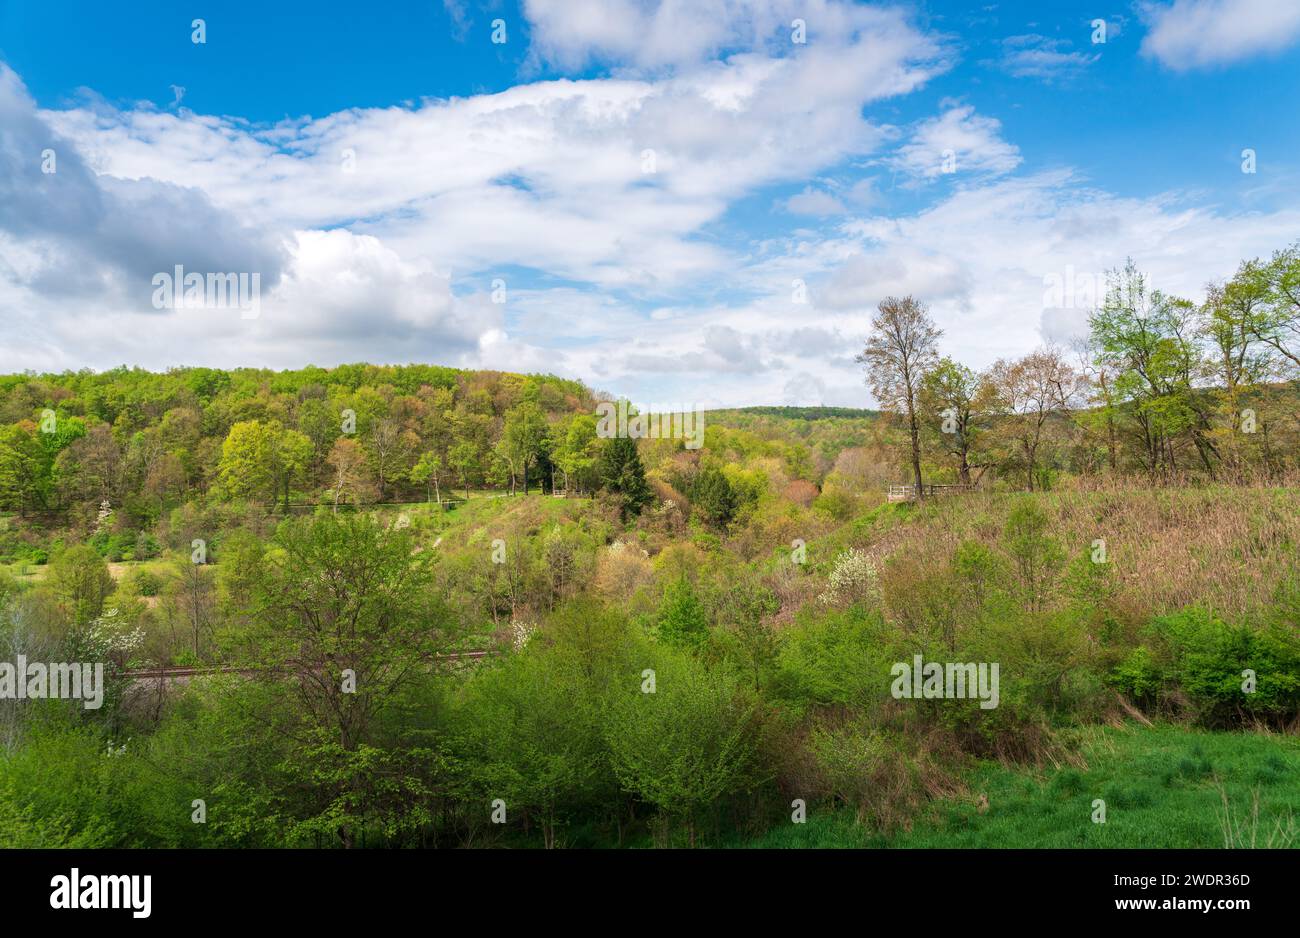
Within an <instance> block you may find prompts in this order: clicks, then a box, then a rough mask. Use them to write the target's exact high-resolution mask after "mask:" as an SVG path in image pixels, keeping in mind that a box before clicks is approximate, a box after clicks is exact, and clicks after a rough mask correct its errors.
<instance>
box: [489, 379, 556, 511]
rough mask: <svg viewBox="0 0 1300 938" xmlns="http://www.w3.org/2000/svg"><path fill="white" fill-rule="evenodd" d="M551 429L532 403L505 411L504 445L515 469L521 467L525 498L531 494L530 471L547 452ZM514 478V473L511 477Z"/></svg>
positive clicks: (541, 413) (537, 407) (544, 417)
mask: <svg viewBox="0 0 1300 938" xmlns="http://www.w3.org/2000/svg"><path fill="white" fill-rule="evenodd" d="M549 429H550V428H549V427H548V426H547V424H546V414H544V413H543V412H542V409H541V408H540V407H539V406H537V404H536V403H534V402H532V401H524V402H523V403H522V404H519V405H518V406H516V407H512V408H511V409H510V410H508V411H506V417H505V425H504V427H503V428H502V431H501V445H502V447H503V448H504V450H505V452H506V453H507V454H508V456H509V458H510V462H511V465H512V467H513V466H518V468H519V471H520V473H521V474H522V475H523V481H524V494H525V495H527V494H528V470H529V468H530V467H531V466H534V465H536V464H537V461H538V459H539V458H540V457H541V456H542V455H543V454H544V453H545V450H546V444H547V431H548V430H549ZM513 476H514V473H513V471H512V473H511V478H513Z"/></svg>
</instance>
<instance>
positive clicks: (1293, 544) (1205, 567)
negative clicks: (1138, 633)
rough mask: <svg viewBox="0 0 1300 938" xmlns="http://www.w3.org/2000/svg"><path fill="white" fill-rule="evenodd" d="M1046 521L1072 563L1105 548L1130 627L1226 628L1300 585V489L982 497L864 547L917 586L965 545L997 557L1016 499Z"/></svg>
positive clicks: (939, 505)
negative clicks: (1190, 623)
mask: <svg viewBox="0 0 1300 938" xmlns="http://www.w3.org/2000/svg"><path fill="white" fill-rule="evenodd" d="M1024 499H1032V500H1033V501H1034V502H1035V504H1036V505H1037V506H1038V507H1039V508H1040V509H1041V510H1042V511H1043V512H1044V513H1045V514H1046V515H1047V516H1048V518H1049V525H1048V534H1049V536H1050V537H1052V538H1053V539H1055V540H1056V541H1057V542H1058V543H1059V544H1060V546H1061V547H1062V548H1063V549H1064V550H1065V552H1066V554H1067V556H1068V558H1069V559H1070V560H1071V561H1074V560H1077V558H1079V557H1080V556H1081V555H1089V554H1090V553H1091V551H1092V550H1093V545H1094V542H1095V541H1098V540H1102V541H1104V542H1105V553H1106V563H1107V564H1108V565H1109V568H1108V570H1107V571H1106V572H1107V574H1108V580H1109V589H1110V591H1111V595H1110V597H1109V599H1108V600H1107V606H1108V608H1109V609H1110V610H1111V611H1112V613H1114V614H1116V615H1119V616H1121V617H1125V618H1131V619H1134V620H1136V619H1142V618H1147V617H1150V616H1153V615H1164V614H1168V613H1171V612H1174V611H1176V610H1178V609H1181V608H1183V607H1186V606H1188V605H1192V604H1197V603H1199V604H1202V605H1205V606H1208V607H1209V608H1211V609H1213V610H1214V611H1215V612H1217V613H1218V614H1220V615H1221V616H1223V617H1225V618H1228V619H1237V618H1240V617H1242V616H1246V615H1249V614H1251V613H1253V612H1257V611H1259V610H1261V609H1263V608H1266V607H1268V606H1269V605H1270V604H1272V603H1273V602H1275V601H1276V597H1277V595H1278V592H1279V590H1280V589H1282V588H1284V587H1285V586H1286V585H1288V584H1291V583H1294V582H1295V581H1297V580H1298V579H1300V562H1298V557H1300V554H1298V552H1297V549H1298V548H1300V486H1297V487H1279V486H1270V485H1262V484H1261V485H1247V486H1227V485H1215V486H1203V487H1192V488H1174V487H1160V488H1136V487H1133V486H1131V485H1129V486H1124V485H1120V484H1110V485H1104V484H1093V485H1090V486H1087V487H1074V488H1071V489H1069V490H1066V491H1054V492H1047V493H1036V494H1032V495H1028V494H1023V493H994V492H976V493H973V494H970V495H963V496H952V497H948V498H943V499H936V500H932V501H931V502H929V503H927V504H926V505H924V506H922V507H920V508H919V509H917V510H916V514H915V516H914V517H913V518H912V519H910V523H907V524H902V525H897V526H893V527H891V528H889V529H888V530H887V531H885V532H883V533H881V534H880V535H878V536H876V537H875V538H869V539H868V541H867V542H866V543H864V544H863V545H862V546H865V547H866V548H867V549H869V550H870V551H871V552H872V553H874V554H876V555H877V556H882V557H892V558H895V559H900V560H903V561H905V564H904V566H905V567H906V568H908V569H909V570H910V571H912V574H911V575H913V576H918V577H921V576H927V575H934V576H944V575H946V571H947V570H948V569H949V564H950V561H951V558H952V555H953V552H954V551H955V550H956V548H957V546H958V544H959V543H961V542H962V541H963V540H974V541H977V542H981V543H984V544H986V545H988V546H989V547H991V548H994V549H997V548H998V547H999V545H1000V544H1001V543H1002V538H1003V530H1004V527H1005V523H1006V519H1007V516H1008V514H1009V513H1010V511H1011V510H1012V508H1013V507H1014V506H1015V504H1016V503H1017V502H1018V500H1024Z"/></svg>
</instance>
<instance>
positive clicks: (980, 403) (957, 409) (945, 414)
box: [918, 358, 993, 485]
mask: <svg viewBox="0 0 1300 938" xmlns="http://www.w3.org/2000/svg"><path fill="white" fill-rule="evenodd" d="M918 400H919V402H920V410H921V413H922V414H923V415H924V416H925V420H926V424H927V425H928V426H929V427H930V428H931V430H932V434H931V435H932V436H933V438H934V439H935V440H937V441H938V444H939V446H940V447H941V448H942V450H943V452H945V453H947V454H948V455H950V456H955V457H956V459H957V476H958V478H959V479H960V480H961V483H962V484H963V485H970V483H971V474H970V471H971V468H972V465H971V455H972V453H973V452H974V450H975V445H976V443H977V442H978V440H979V437H980V435H981V434H982V432H983V430H984V426H983V424H984V421H985V420H986V419H987V418H988V417H989V416H990V413H991V411H992V409H993V394H992V392H991V389H990V387H989V385H988V383H987V382H985V381H984V380H983V379H982V378H981V377H980V376H979V375H978V374H976V373H975V372H974V371H972V370H971V369H969V368H967V367H966V366H965V365H962V364H959V363H958V362H955V361H953V360H952V359H951V358H941V359H940V360H939V362H938V364H936V365H935V366H934V367H933V368H932V369H931V370H930V371H928V372H927V373H926V375H925V377H924V378H923V379H922V380H921V392H920V395H919V398H918ZM977 468H978V467H977Z"/></svg>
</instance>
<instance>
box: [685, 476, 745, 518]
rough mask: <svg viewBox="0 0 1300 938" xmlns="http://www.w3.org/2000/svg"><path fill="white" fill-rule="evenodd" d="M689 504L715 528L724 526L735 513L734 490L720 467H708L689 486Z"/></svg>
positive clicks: (735, 499)
mask: <svg viewBox="0 0 1300 938" xmlns="http://www.w3.org/2000/svg"><path fill="white" fill-rule="evenodd" d="M691 505H692V507H693V508H694V509H695V510H696V511H697V512H699V514H700V517H701V518H703V519H704V520H705V522H707V523H708V524H710V525H712V526H713V527H715V528H725V527H726V526H727V525H728V524H729V523H730V522H731V519H732V518H734V517H735V515H736V508H737V498H736V492H735V490H734V489H733V488H732V486H731V483H730V482H729V481H728V480H727V477H726V475H725V474H724V473H723V472H722V470H721V469H716V468H714V467H712V466H711V467H709V468H707V469H705V470H704V471H703V472H701V473H700V474H699V475H698V476H697V477H696V479H695V484H694V485H693V486H691Z"/></svg>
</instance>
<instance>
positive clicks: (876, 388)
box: [856, 296, 943, 498]
mask: <svg viewBox="0 0 1300 938" xmlns="http://www.w3.org/2000/svg"><path fill="white" fill-rule="evenodd" d="M941 335H943V330H941V329H939V328H938V327H937V326H936V325H935V324H934V321H933V320H932V319H931V318H930V314H929V311H928V310H927V308H926V306H925V304H924V303H921V302H918V301H917V300H916V299H914V298H913V297H910V296H905V297H903V298H902V299H898V298H897V297H893V296H888V297H885V299H883V300H881V301H880V306H879V307H878V309H877V312H876V315H875V316H873V317H872V319H871V336H870V337H869V338H868V339H867V344H866V347H865V348H864V349H863V350H862V352H861V353H859V354H858V356H857V358H856V361H857V362H858V363H859V364H861V365H864V366H865V367H866V369H867V384H868V386H869V387H870V388H871V393H872V394H874V395H875V397H876V400H877V401H879V402H880V406H881V407H883V408H884V409H885V410H886V411H888V412H889V413H892V414H895V415H897V416H901V417H903V418H905V419H906V421H907V428H908V434H909V436H910V438H911V444H912V475H913V479H914V480H915V483H916V492H917V497H918V498H923V497H924V495H925V489H924V487H923V486H922V480H921V435H920V428H919V426H918V423H917V416H916V403H917V401H916V399H917V394H918V393H919V392H920V389H921V381H922V379H923V377H924V376H925V372H926V370H927V369H929V368H930V367H931V366H933V365H934V363H935V361H936V360H937V358H938V352H937V350H936V349H937V345H938V340H939V337H940V336H941Z"/></svg>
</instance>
